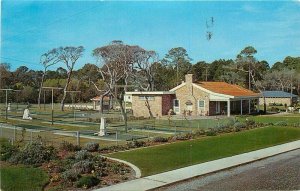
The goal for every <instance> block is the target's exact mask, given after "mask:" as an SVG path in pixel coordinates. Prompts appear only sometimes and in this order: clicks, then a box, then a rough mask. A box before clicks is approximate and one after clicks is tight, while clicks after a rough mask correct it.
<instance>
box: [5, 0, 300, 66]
mask: <svg viewBox="0 0 300 191" xmlns="http://www.w3.org/2000/svg"><path fill="white" fill-rule="evenodd" d="M210 17H214V21H215V22H214V26H213V27H211V28H209V30H210V31H212V32H213V36H212V39H211V40H210V41H208V40H207V39H206V31H207V28H206V24H205V23H206V20H207V19H209V18H210ZM112 40H122V41H124V42H125V43H127V44H130V45H139V46H141V47H143V48H145V49H148V50H155V51H157V52H158V53H159V56H160V58H163V57H164V55H165V54H166V53H167V51H168V50H169V49H171V48H173V47H179V46H181V47H184V48H185V49H186V50H187V51H188V54H189V56H190V57H191V58H192V59H193V61H192V62H193V63H196V62H197V61H200V60H205V61H208V62H211V61H213V60H216V59H234V58H235V57H236V55H237V54H238V53H239V52H240V51H241V50H242V49H243V48H244V47H246V46H248V45H251V46H254V47H255V48H256V49H257V51H258V53H257V55H256V58H257V59H258V60H266V61H268V62H269V64H270V65H272V64H274V63H275V62H276V61H282V60H283V59H284V58H285V57H286V56H300V1H283V2H277V1H276V2H275V1H274V2H270V1H267V2H257V1H256V2H252V1H245V2H240V1H234V2H230V1H226V2H205V1H204V2H203V1H200V2H199V1H193V2H191V1H188V2H186V1H173V2H170V1H168V2H157V1H147V2H141V1H133V2H116V1H113V2H109V1H97V2H96V1H11V0H9V1H8V0H6V1H2V6H1V62H8V63H10V64H11V69H12V70H14V69H16V68H17V67H19V66H20V65H26V66H27V67H29V68H31V69H42V66H41V65H40V64H39V58H40V56H41V55H42V54H43V53H45V52H47V51H48V50H50V49H52V48H56V47H59V46H79V45H82V46H84V47H85V52H84V56H83V57H82V58H80V60H79V61H78V63H77V66H76V68H77V69H78V68H80V67H82V66H83V65H84V64H85V63H88V62H90V63H95V59H94V58H93V57H92V55H91V53H92V50H93V49H95V48H96V47H101V46H104V45H107V44H108V43H109V42H110V41H112ZM19 61H24V62H19Z"/></svg>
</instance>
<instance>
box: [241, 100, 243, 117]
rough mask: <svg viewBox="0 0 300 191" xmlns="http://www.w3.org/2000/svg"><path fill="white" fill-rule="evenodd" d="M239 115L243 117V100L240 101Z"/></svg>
mask: <svg viewBox="0 0 300 191" xmlns="http://www.w3.org/2000/svg"><path fill="white" fill-rule="evenodd" d="M241 115H243V100H242V99H241Z"/></svg>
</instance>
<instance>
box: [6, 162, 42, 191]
mask: <svg viewBox="0 0 300 191" xmlns="http://www.w3.org/2000/svg"><path fill="white" fill-rule="evenodd" d="M47 182H48V175H47V174H46V172H44V171H43V170H41V169H39V168H33V167H25V166H6V167H2V168H1V190H4V191H15V190H22V191H27V190H28V191H32V190H43V187H44V186H45V184H46V183H47Z"/></svg>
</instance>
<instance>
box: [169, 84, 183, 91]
mask: <svg viewBox="0 0 300 191" xmlns="http://www.w3.org/2000/svg"><path fill="white" fill-rule="evenodd" d="M185 85H186V83H185V82H183V83H181V84H180V85H178V86H176V87H175V88H173V89H170V91H171V92H172V91H175V90H177V89H179V88H181V87H183V86H185Z"/></svg>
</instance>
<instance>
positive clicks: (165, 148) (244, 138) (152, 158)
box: [109, 127, 300, 176]
mask: <svg viewBox="0 0 300 191" xmlns="http://www.w3.org/2000/svg"><path fill="white" fill-rule="evenodd" d="M299 138H300V129H299V128H298V129H297V128H291V127H266V128H261V129H254V130H249V131H243V132H239V133H233V134H226V135H220V136H216V137H206V138H202V139H198V140H192V141H184V142H177V143H173V144H167V145H162V146H156V147H150V148H143V149H137V150H132V151H127V152H119V153H114V154H110V155H109V157H114V158H119V159H123V160H126V161H129V162H131V163H133V164H135V165H136V166H138V167H139V168H140V169H141V171H142V176H147V175H152V174H157V173H160V172H165V171H169V170H173V169H178V168H181V167H185V166H189V165H193V164H198V163H203V162H206V161H210V160H215V159H219V158H224V157H228V156H233V155H237V154H241V153H245V152H249V151H253V150H257V149H261V148H264V147H269V146H273V145H277V144H281V143H285V142H289V141H292V140H298V139H299Z"/></svg>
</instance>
